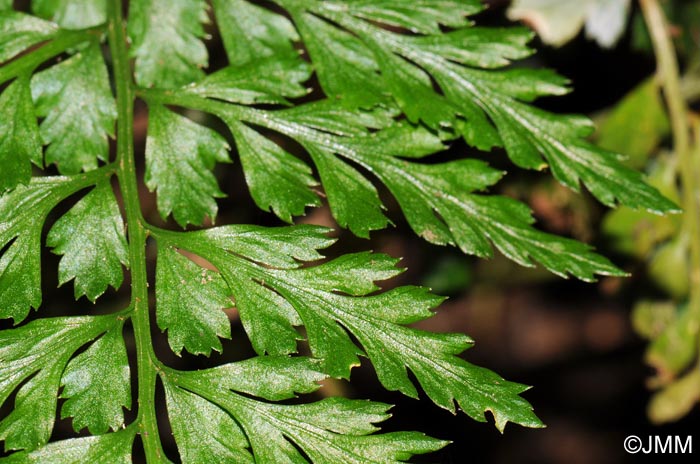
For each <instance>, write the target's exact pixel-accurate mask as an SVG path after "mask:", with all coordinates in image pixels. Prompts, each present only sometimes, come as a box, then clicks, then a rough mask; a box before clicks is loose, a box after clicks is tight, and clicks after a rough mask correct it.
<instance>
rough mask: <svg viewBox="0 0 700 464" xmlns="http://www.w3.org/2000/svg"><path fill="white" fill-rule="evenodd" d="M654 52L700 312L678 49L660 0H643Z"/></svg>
mask: <svg viewBox="0 0 700 464" xmlns="http://www.w3.org/2000/svg"><path fill="white" fill-rule="evenodd" d="M640 4H641V6H642V12H643V14H644V19H645V21H646V24H647V27H648V29H649V33H650V36H651V40H652V44H653V46H654V53H655V55H656V60H657V63H658V71H657V72H658V75H659V77H660V79H661V85H662V88H663V91H664V96H665V99H666V103H667V106H668V112H669V116H670V119H671V128H672V130H673V149H674V151H675V153H676V156H677V157H678V161H679V164H680V179H681V184H682V192H683V197H682V202H683V205H682V206H683V209H684V211H685V213H684V216H683V232H684V233H685V234H687V236H688V238H689V240H690V276H689V278H690V296H689V309H690V311H693V312H695V313H696V314H700V198H699V197H700V174H699V173H698V169H697V168H696V166H695V165H696V163H697V162H698V160H694V159H693V153H692V151H691V148H690V123H689V114H688V106H687V103H686V100H685V99H684V96H683V90H682V86H681V79H680V73H679V71H678V61H677V59H676V52H675V49H674V47H673V43H672V41H671V37H670V31H669V27H668V23H667V21H666V17H665V15H664V12H663V10H662V9H661V6H660V5H659V2H658V1H657V0H640Z"/></svg>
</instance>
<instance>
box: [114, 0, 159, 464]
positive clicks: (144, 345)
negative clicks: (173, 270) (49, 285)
mask: <svg viewBox="0 0 700 464" xmlns="http://www.w3.org/2000/svg"><path fill="white" fill-rule="evenodd" d="M121 3H122V2H121V0H110V1H109V2H108V5H109V6H108V8H109V28H108V34H109V46H110V51H111V52H112V60H113V65H114V80H115V84H116V90H117V112H118V120H117V160H116V162H117V166H118V171H117V176H118V178H119V186H120V188H121V190H122V195H123V197H124V209H125V210H126V222H127V229H128V237H129V261H130V265H131V305H132V307H133V313H132V317H131V323H132V325H133V328H134V338H135V340H136V362H137V372H138V405H139V406H138V408H139V409H138V411H139V412H138V418H137V424H138V430H139V433H140V435H141V441H142V442H143V448H144V452H145V454H146V460H147V462H149V463H156V462H164V461H166V458H165V454H164V453H163V449H162V447H161V444H160V437H159V432H158V421H157V416H156V411H155V404H154V402H155V401H154V398H155V390H156V376H157V362H156V356H155V353H154V352H153V343H152V340H151V329H150V324H151V323H150V315H149V309H148V282H147V275H146V252H145V249H146V239H147V233H146V229H145V227H144V220H143V216H142V215H141V205H140V200H139V193H138V185H137V182H136V166H135V161H134V145H133V136H134V130H133V124H134V108H133V106H134V90H133V85H132V81H131V67H130V64H129V56H128V54H127V49H126V36H125V33H124V22H123V18H122V4H121Z"/></svg>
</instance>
